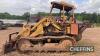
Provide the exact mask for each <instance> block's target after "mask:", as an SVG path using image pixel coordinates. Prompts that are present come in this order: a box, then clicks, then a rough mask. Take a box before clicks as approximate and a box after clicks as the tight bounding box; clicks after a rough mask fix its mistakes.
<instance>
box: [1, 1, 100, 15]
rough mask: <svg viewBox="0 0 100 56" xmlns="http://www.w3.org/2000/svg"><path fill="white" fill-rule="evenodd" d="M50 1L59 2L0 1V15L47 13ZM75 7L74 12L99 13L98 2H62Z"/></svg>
mask: <svg viewBox="0 0 100 56" xmlns="http://www.w3.org/2000/svg"><path fill="white" fill-rule="evenodd" d="M52 1H61V0H1V1H0V13H4V12H8V13H10V14H12V15H13V14H14V15H23V14H24V13H25V12H30V13H32V14H34V13H37V12H49V10H50V7H51V4H50V2H52ZM64 1H65V2H67V3H71V4H73V5H75V7H76V10H75V12H77V13H81V12H84V11H86V12H88V13H93V12H97V13H100V0H64Z"/></svg>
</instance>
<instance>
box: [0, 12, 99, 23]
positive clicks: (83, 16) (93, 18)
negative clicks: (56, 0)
mask: <svg viewBox="0 0 100 56" xmlns="http://www.w3.org/2000/svg"><path fill="white" fill-rule="evenodd" d="M48 15H49V13H45V12H38V13H37V14H31V17H30V14H29V12H26V13H24V14H23V15H21V16H19V15H11V14H9V13H7V12H5V13H0V19H18V20H27V18H32V16H37V17H41V16H42V17H43V16H48ZM52 15H53V16H60V14H59V13H52ZM66 15H67V14H66ZM75 17H76V19H77V20H80V21H85V20H88V21H89V22H90V23H100V14H97V13H86V12H82V13H75Z"/></svg>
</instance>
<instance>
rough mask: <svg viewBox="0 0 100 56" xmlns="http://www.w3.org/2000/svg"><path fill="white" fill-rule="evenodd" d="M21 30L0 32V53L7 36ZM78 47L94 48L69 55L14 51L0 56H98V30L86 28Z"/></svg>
mask: <svg viewBox="0 0 100 56" xmlns="http://www.w3.org/2000/svg"><path fill="white" fill-rule="evenodd" d="M20 30H21V28H17V27H13V28H8V29H7V30H0V52H1V51H2V49H3V45H4V43H5V42H6V40H8V35H9V34H10V33H13V32H16V31H17V32H18V31H20ZM78 45H79V46H94V52H77V53H75V54H73V55H72V54H71V53H70V52H62V53H30V54H20V53H18V52H16V51H14V52H11V53H8V54H5V55H2V54H0V56H22V55H23V56H100V55H99V54H100V46H99V45H100V28H99V27H98V28H87V29H86V30H85V31H84V32H83V38H82V40H81V41H79V43H78Z"/></svg>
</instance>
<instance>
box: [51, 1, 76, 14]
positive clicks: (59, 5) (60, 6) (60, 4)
mask: <svg viewBox="0 0 100 56" xmlns="http://www.w3.org/2000/svg"><path fill="white" fill-rule="evenodd" d="M51 4H52V5H53V8H57V9H60V10H63V6H64V10H65V11H67V12H69V11H71V10H72V9H75V7H74V6H73V5H71V4H68V3H65V2H55V1H53V2H51Z"/></svg>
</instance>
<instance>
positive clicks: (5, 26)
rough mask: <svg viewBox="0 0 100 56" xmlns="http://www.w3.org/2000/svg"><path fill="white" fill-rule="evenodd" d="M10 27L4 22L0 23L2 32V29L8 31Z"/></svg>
mask: <svg viewBox="0 0 100 56" xmlns="http://www.w3.org/2000/svg"><path fill="white" fill-rule="evenodd" d="M7 28H8V26H7V25H6V24H4V23H3V21H0V30H2V29H7Z"/></svg>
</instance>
